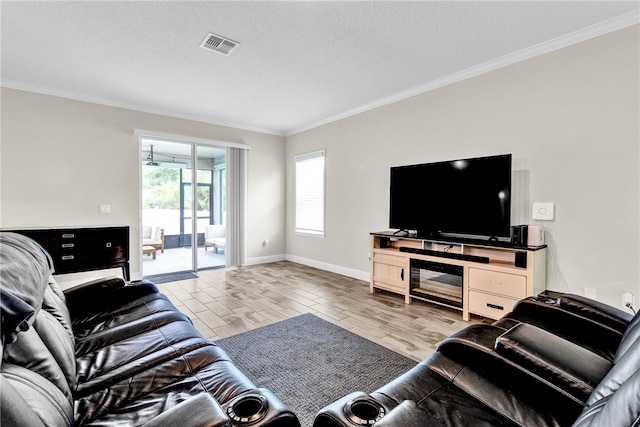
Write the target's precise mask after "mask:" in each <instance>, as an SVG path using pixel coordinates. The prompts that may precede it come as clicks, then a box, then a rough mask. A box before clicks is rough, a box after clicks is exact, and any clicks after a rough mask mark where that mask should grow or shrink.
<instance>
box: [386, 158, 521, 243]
mask: <svg viewBox="0 0 640 427" xmlns="http://www.w3.org/2000/svg"><path fill="white" fill-rule="evenodd" d="M390 178H391V180H390V205H389V206H390V208H389V226H390V227H391V228H397V229H404V230H416V231H417V236H418V237H423V238H426V237H438V236H442V235H462V236H468V235H471V236H474V237H479V238H481V237H486V238H487V239H489V238H491V239H496V238H506V239H510V237H511V154H503V155H497V156H488V157H477V158H470V159H459V160H451V161H445V162H436V163H424V164H417V165H408V166H395V167H392V168H391V177H390Z"/></svg>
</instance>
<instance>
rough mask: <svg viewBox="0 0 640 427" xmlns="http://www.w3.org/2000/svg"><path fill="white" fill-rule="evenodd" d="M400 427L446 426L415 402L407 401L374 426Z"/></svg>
mask: <svg viewBox="0 0 640 427" xmlns="http://www.w3.org/2000/svg"><path fill="white" fill-rule="evenodd" d="M398 426H430V427H440V426H442V427H444V424H443V423H441V422H440V421H438V420H437V419H435V418H434V417H432V416H430V415H429V414H428V413H426V412H425V411H423V410H422V409H420V408H419V407H418V406H417V405H416V402H414V401H413V400H405V401H404V402H402V403H401V404H400V405H398V406H396V407H395V408H393V410H391V412H389V413H388V414H387V415H386V416H385V417H383V418H382V419H381V420H380V421H378V422H377V423H375V424H374V427H398Z"/></svg>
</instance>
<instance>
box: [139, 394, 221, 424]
mask: <svg viewBox="0 0 640 427" xmlns="http://www.w3.org/2000/svg"><path fill="white" fill-rule="evenodd" d="M165 426H166V427H172V426H180V427H229V426H231V420H229V417H227V416H226V414H225V413H224V410H223V409H222V408H221V407H220V405H219V404H218V402H216V400H215V399H214V398H213V397H212V396H211V395H210V394H209V393H201V394H198V395H197V396H194V397H192V398H191V399H188V400H185V401H184V402H181V403H179V404H178V405H176V406H174V407H173V408H171V409H169V410H167V411H165V412H163V413H162V414H160V415H158V416H157V417H155V418H153V419H152V420H150V421H149V422H147V423H145V424H144V426H143V427H165Z"/></svg>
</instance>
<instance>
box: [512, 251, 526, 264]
mask: <svg viewBox="0 0 640 427" xmlns="http://www.w3.org/2000/svg"><path fill="white" fill-rule="evenodd" d="M515 266H516V267H520V268H527V253H526V252H516V255H515Z"/></svg>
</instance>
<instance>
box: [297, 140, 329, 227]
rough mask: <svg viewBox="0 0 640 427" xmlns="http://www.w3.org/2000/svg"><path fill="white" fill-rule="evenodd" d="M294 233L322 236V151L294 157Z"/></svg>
mask: <svg viewBox="0 0 640 427" xmlns="http://www.w3.org/2000/svg"><path fill="white" fill-rule="evenodd" d="M295 162H296V167H295V197H296V200H295V209H296V212H295V230H296V233H303V234H312V235H316V236H324V231H325V230H324V228H325V227H324V225H325V224H324V213H325V209H324V205H325V173H324V171H325V167H324V166H325V165H324V164H325V153H324V150H321V151H315V152H313V153H307V154H301V155H299V156H296V157H295Z"/></svg>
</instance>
